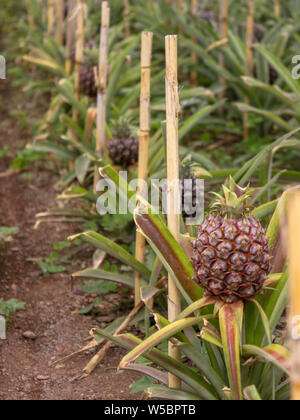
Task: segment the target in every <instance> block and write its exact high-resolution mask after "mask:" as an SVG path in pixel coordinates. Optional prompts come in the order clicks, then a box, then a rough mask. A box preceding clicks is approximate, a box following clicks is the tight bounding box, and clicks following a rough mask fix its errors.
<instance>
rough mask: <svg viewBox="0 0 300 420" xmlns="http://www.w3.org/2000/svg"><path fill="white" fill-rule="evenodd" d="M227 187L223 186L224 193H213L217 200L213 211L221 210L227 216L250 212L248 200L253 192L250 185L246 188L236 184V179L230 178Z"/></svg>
mask: <svg viewBox="0 0 300 420" xmlns="http://www.w3.org/2000/svg"><path fill="white" fill-rule="evenodd" d="M227 184H228V186H227V185H223V193H224V196H222V195H221V194H218V193H215V192H213V193H212V194H214V195H215V196H216V197H217V200H215V201H214V203H213V204H212V209H215V210H219V209H220V208H221V209H222V211H223V212H224V213H225V214H226V213H227V214H230V215H234V214H245V213H247V212H248V211H249V205H248V198H249V197H251V193H252V191H251V190H250V187H249V185H247V186H246V187H245V188H242V187H240V186H239V185H237V184H236V182H235V181H234V179H233V178H232V177H231V176H230V178H229V182H228V183H227Z"/></svg>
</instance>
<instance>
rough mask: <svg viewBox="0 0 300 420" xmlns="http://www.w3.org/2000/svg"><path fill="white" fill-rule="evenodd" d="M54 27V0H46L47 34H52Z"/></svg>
mask: <svg viewBox="0 0 300 420" xmlns="http://www.w3.org/2000/svg"><path fill="white" fill-rule="evenodd" d="M53 28H54V0H48V35H52V32H53Z"/></svg>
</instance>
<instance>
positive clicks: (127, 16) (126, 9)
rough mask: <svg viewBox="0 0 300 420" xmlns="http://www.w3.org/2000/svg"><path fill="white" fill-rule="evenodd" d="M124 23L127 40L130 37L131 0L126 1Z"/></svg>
mask: <svg viewBox="0 0 300 420" xmlns="http://www.w3.org/2000/svg"><path fill="white" fill-rule="evenodd" d="M123 3H124V22H125V38H128V37H129V36H130V21H129V14H130V4H129V0H124V1H123Z"/></svg>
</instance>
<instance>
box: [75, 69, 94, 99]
mask: <svg viewBox="0 0 300 420" xmlns="http://www.w3.org/2000/svg"><path fill="white" fill-rule="evenodd" d="M79 90H80V92H81V93H83V94H84V95H86V96H88V97H89V98H95V97H96V96H97V86H96V81H95V69H94V67H92V66H82V67H81V68H80V73H79Z"/></svg>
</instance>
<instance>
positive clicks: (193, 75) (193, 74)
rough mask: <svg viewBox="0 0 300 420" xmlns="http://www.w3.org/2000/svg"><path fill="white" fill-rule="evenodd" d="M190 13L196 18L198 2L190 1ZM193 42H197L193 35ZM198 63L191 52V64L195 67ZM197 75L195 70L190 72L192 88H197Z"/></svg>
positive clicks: (195, 55)
mask: <svg viewBox="0 0 300 420" xmlns="http://www.w3.org/2000/svg"><path fill="white" fill-rule="evenodd" d="M191 13H192V15H193V16H197V13H198V0H192V6H191ZM192 40H193V42H195V43H196V42H197V38H196V36H195V35H192ZM197 62H198V58H197V54H196V53H195V51H193V52H192V63H193V64H194V65H195V66H196V65H197ZM197 80H198V74H197V71H196V70H192V71H191V83H192V86H197Z"/></svg>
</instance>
